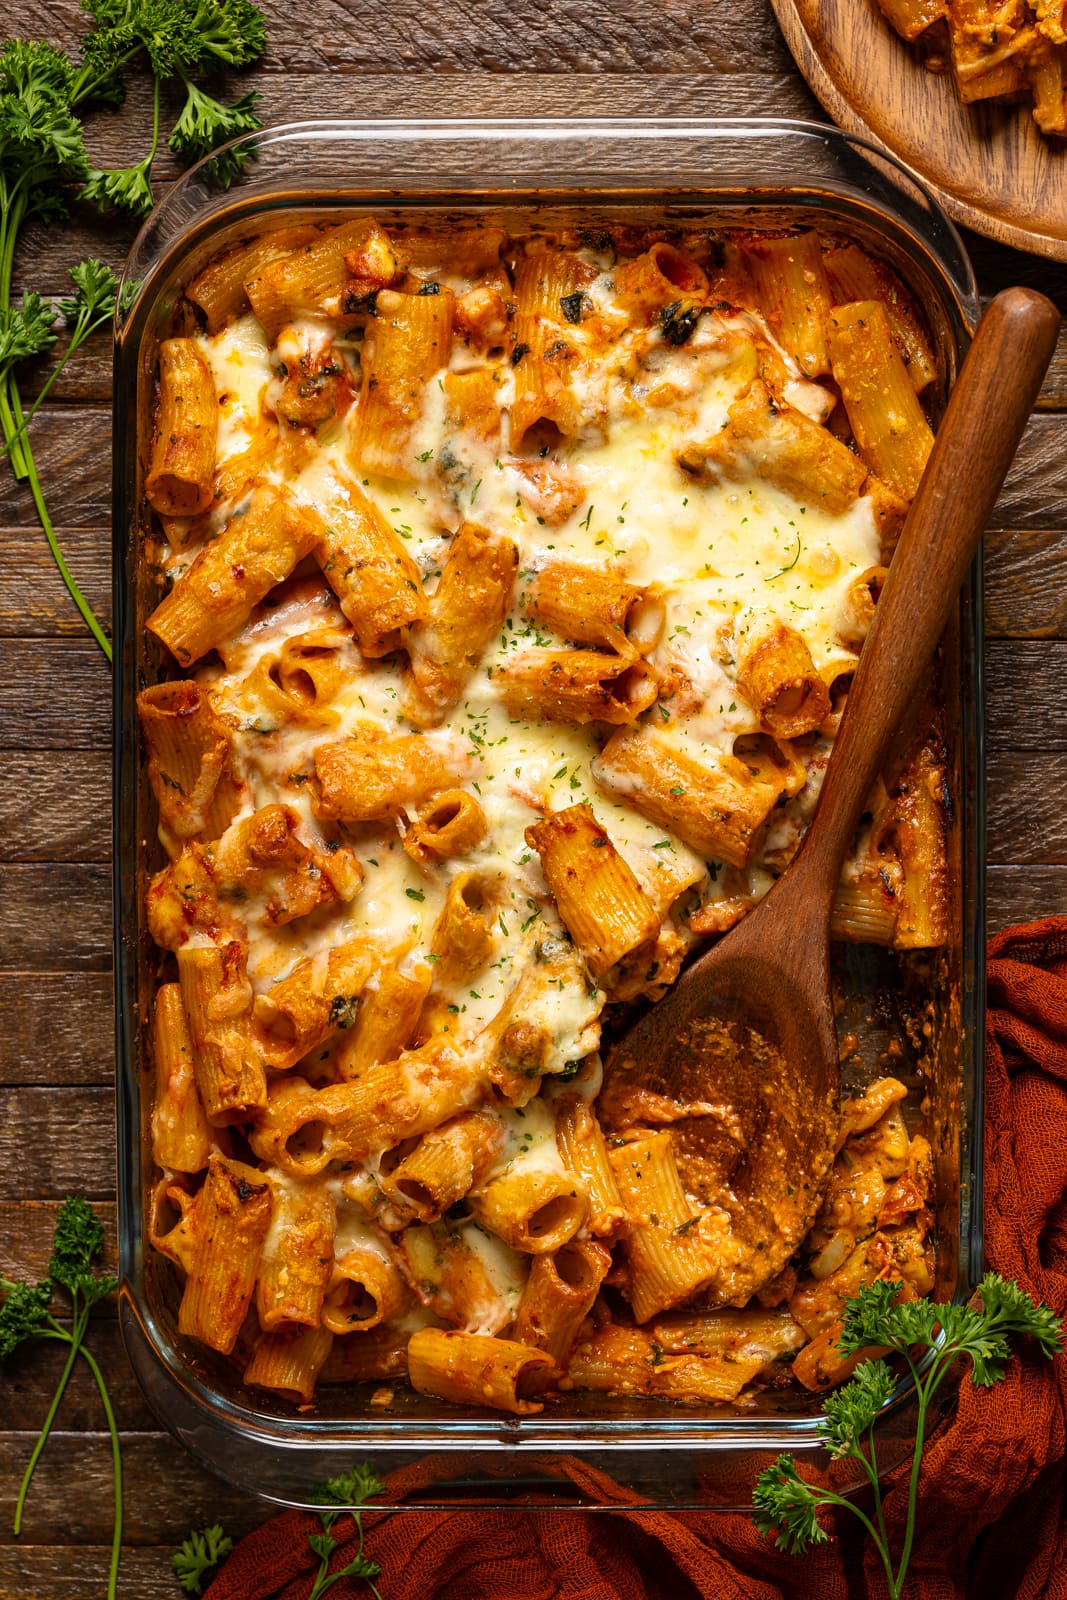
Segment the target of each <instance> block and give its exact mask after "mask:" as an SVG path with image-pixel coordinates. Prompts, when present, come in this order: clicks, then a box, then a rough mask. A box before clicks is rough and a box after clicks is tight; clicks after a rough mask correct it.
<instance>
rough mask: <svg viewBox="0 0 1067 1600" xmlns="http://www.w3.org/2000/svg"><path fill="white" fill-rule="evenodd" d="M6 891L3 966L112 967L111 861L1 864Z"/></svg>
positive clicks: (0, 883) (0, 941)
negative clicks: (106, 864)
mask: <svg viewBox="0 0 1067 1600" xmlns="http://www.w3.org/2000/svg"><path fill="white" fill-rule="evenodd" d="M0 892H2V894H3V898H4V916H3V919H2V921H0V970H2V969H4V968H8V969H13V970H15V971H19V972H25V971H31V972H108V971H110V968H111V870H110V868H109V867H104V866H87V865H85V864H84V863H82V862H76V863H73V864H70V865H67V864H65V863H62V862H51V861H49V862H41V863H33V864H28V865H24V864H23V863H21V862H20V863H19V864H17V865H7V866H4V867H0ZM28 1192H29V1193H31V1194H32V1193H33V1191H32V1190H29V1191H28Z"/></svg>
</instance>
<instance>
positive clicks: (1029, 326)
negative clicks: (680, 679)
mask: <svg viewBox="0 0 1067 1600" xmlns="http://www.w3.org/2000/svg"><path fill="white" fill-rule="evenodd" d="M1058 329H1059V313H1058V312H1057V310H1056V307H1055V306H1054V305H1053V304H1052V303H1051V302H1050V301H1049V300H1047V299H1046V298H1045V297H1044V295H1041V294H1037V293H1035V292H1034V291H1032V290H1028V289H1007V290H1005V291H1004V292H1003V293H1002V294H999V295H998V296H997V297H996V299H995V300H994V301H993V302H992V303H991V305H990V306H989V308H988V310H987V311H986V314H985V316H984V317H983V318H982V321H981V323H980V324H979V327H978V330H977V332H976V334H975V337H974V341H973V343H972V345H971V348H970V351H969V352H968V355H967V359H966V361H965V362H964V365H963V369H962V371H961V372H960V375H959V378H958V380H957V382H956V386H955V388H954V389H953V391H952V395H951V397H950V400H949V404H948V407H947V410H946V412H945V416H944V419H943V421H942V423H941V426H940V428H939V430H938V433H937V437H936V439H935V441H934V448H933V451H932V453H931V456H930V460H929V463H928V465H927V468H926V471H925V473H924V475H923V479H922V482H921V483H920V485H919V489H918V492H917V494H916V496H915V500H914V502H913V503H912V507H911V510H910V512H909V514H908V518H907V521H906V523H905V525H904V529H903V532H902V534H901V537H900V543H899V545H898V547H897V551H896V554H895V556H894V558H893V563H892V566H891V568H890V571H889V576H888V578H887V580H886V583H885V588H884V590H883V592H882V595H881V597H880V599H879V601H878V606H877V609H876V611H875V616H874V621H873V623H872V625H871V629H870V633H869V634H868V637H867V641H866V643H865V645H864V647H863V652H862V654H861V656H860V661H859V665H858V667H857V670H856V676H855V679H854V680H853V684H852V687H851V689H850V691H849V695H848V701H847V704H846V709H845V713H844V716H843V718H842V721H841V726H840V728H839V730H838V734H837V738H836V740H835V742H834V747H833V751H832V754H831V759H830V763H829V765H828V767H827V770H826V774H825V777H824V779H823V785H822V790H821V793H820V797H819V803H818V806H817V809H816V812H815V816H814V818H813V820H812V822H811V825H810V827H809V828H808V831H807V834H806V835H805V838H804V840H803V843H802V845H801V847H800V850H799V851H798V853H797V856H796V858H795V859H794V861H793V862H792V863H791V865H790V866H789V868H788V870H787V871H786V872H785V873H783V875H782V877H781V878H780V879H779V880H778V882H777V883H776V884H775V885H774V887H773V888H772V889H771V891H770V892H769V893H768V894H767V895H766V896H765V898H764V899H763V900H762V901H761V902H760V904H759V905H758V906H757V907H756V908H755V909H754V910H753V911H751V912H750V913H749V914H748V915H747V916H746V917H745V918H744V920H743V921H742V922H740V923H739V924H738V925H737V927H736V928H734V929H733V930H731V932H730V933H728V934H727V935H726V936H725V937H724V938H722V939H721V940H720V941H719V942H718V943H717V944H716V945H715V946H714V947H713V948H712V949H711V950H709V951H707V952H706V954H704V955H703V956H701V957H700V958H699V959H698V960H697V961H695V962H694V963H693V964H692V965H691V966H690V967H688V968H687V970H686V971H685V972H684V973H683V974H682V976H681V977H680V978H679V980H678V982H677V983H676V984H675V986H674V988H673V989H672V990H671V991H670V992H669V993H668V994H667V995H666V996H665V997H664V999H662V1000H661V1001H660V1002H659V1004H658V1005H656V1006H653V1007H652V1008H651V1009H650V1010H649V1011H647V1012H646V1013H645V1015H644V1016H643V1017H642V1019H641V1020H640V1021H639V1022H638V1023H637V1024H636V1026H635V1027H633V1028H632V1029H630V1031H629V1032H628V1033H627V1034H626V1035H625V1036H624V1037H623V1038H622V1039H620V1040H619V1041H618V1043H617V1044H615V1045H614V1046H613V1048H612V1049H611V1050H610V1052H609V1054H608V1059H607V1063H606V1070H605V1084H604V1089H603V1092H602V1096H601V1104H602V1107H603V1111H604V1115H605V1120H606V1122H607V1123H608V1125H609V1126H612V1125H614V1126H615V1127H617V1128H618V1127H625V1126H632V1125H633V1124H635V1123H642V1122H644V1123H664V1122H665V1123H669V1124H671V1125H672V1127H673V1131H674V1140H675V1144H676V1147H678V1148H679V1150H680V1152H681V1153H685V1152H686V1150H687V1147H689V1149H690V1150H699V1152H700V1154H699V1158H698V1160H697V1161H695V1162H690V1161H689V1160H687V1161H686V1163H685V1166H686V1171H687V1177H690V1184H691V1187H692V1186H693V1182H692V1174H693V1173H694V1172H695V1173H696V1175H697V1182H696V1186H697V1187H698V1188H699V1190H700V1192H699V1193H698V1194H697V1195H696V1198H697V1199H699V1200H700V1201H701V1202H702V1203H703V1204H705V1205H707V1206H708V1207H718V1208H721V1209H722V1210H724V1211H725V1212H727V1213H728V1214H729V1224H730V1227H729V1231H730V1238H729V1244H730V1248H729V1249H726V1250H724V1251H723V1252H722V1260H721V1262H720V1264H719V1265H718V1267H717V1268H715V1269H714V1270H713V1271H712V1272H711V1274H710V1275H709V1283H708V1293H709V1303H710V1304H719V1305H744V1304H745V1303H746V1301H747V1300H748V1299H749V1298H750V1297H751V1296H752V1295H753V1294H754V1293H756V1291H757V1290H758V1289H760V1288H761V1287H762V1286H763V1284H765V1283H766V1282H767V1280H768V1279H770V1278H771V1277H773V1276H774V1274H775V1273H777V1272H778V1271H779V1270H780V1269H781V1268H782V1267H783V1266H784V1265H785V1263H786V1262H787V1261H788V1259H789V1257H790V1256H791V1255H792V1254H793V1252H794V1251H795V1250H796V1248H797V1246H798V1245H799V1244H800V1242H801V1240H802V1239H803V1238H804V1236H805V1234H806V1233H807V1232H808V1229H809V1228H810V1226H811V1223H812V1221H813V1219H814V1216H815V1213H816V1211H817V1209H818V1206H819V1203H820V1199H821V1195H822V1191H823V1188H824V1186H825V1183H826V1179H827V1176H828V1174H829V1171H830V1166H831V1163H832V1161H833V1157H834V1151H835V1148H836V1144H837V1133H838V1125H839V1114H840V1107H839V1100H840V1073H839V1068H838V1051H837V1036H836V1032H835V1028H834V1018H833V1008H832V1002H831V996H830V969H829V945H830V913H831V908H832V905H833V899H834V894H835V892H836V888H837V884H838V881H839V878H840V875H841V866H842V862H843V861H844V858H845V855H846V853H847V851H848V849H849V846H850V845H851V843H852V840H853V837H854V835H855V831H856V825H857V823H858V821H859V818H860V815H861V813H862V810H863V806H864V803H865V801H866V799H867V796H868V793H869V791H870V787H871V784H872V782H873V780H874V778H875V776H876V774H877V772H878V770H879V768H880V767H881V765H882V762H883V760H884V758H885V755H886V751H887V748H888V746H889V743H890V740H891V739H892V736H893V734H894V731H895V730H896V728H897V727H898V725H899V724H900V722H901V721H902V719H903V717H904V716H905V713H906V712H907V709H908V705H909V702H910V701H911V699H912V696H913V695H914V693H915V691H916V690H917V688H918V686H919V684H920V681H921V679H922V676H923V673H924V672H925V670H926V666H927V663H928V662H929V660H930V658H931V656H932V655H933V653H934V650H935V649H936V647H937V642H938V640H939V638H940V636H941V633H942V631H943V629H944V627H945V624H946V622H947V621H948V618H949V615H950V613H951V611H952V608H953V606H954V605H955V604H956V599H957V595H958V593H959V588H960V585H961V583H962V582H963V578H964V575H965V574H966V571H967V567H968V566H969V564H970V562H971V560H972V558H973V556H974V554H975V552H976V551H977V549H978V546H979V543H980V540H981V537H982V531H983V529H984V528H985V525H986V522H987V521H988V519H989V514H990V512H991V511H992V509H993V504H994V502H995V500H996V497H997V495H998V493H999V492H1000V487H1001V484H1002V483H1003V481H1004V478H1005V476H1006V475H1007V471H1008V468H1009V466H1010V465H1011V460H1012V457H1013V456H1014V454H1015V449H1016V446H1017V445H1018V442H1019V438H1020V436H1021V434H1022V431H1023V428H1024V427H1025V425H1026V421H1027V418H1028V416H1029V414H1030V410H1031V407H1032V405H1033V402H1034V399H1035V397H1036V395H1037V391H1038V388H1039V387H1040V384H1041V379H1042V378H1043V376H1044V373H1045V369H1046V367H1047V366H1048V363H1049V361H1050V359H1051V356H1052V352H1053V349H1054V348H1055V343H1056V335H1057V332H1058Z"/></svg>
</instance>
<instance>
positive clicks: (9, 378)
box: [0, 0, 265, 661]
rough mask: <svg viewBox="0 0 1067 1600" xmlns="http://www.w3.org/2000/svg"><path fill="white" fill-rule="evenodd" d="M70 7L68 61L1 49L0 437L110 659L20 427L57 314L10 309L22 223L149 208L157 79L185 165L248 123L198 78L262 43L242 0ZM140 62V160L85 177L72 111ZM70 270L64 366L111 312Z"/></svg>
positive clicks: (216, 171)
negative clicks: (146, 135)
mask: <svg viewBox="0 0 1067 1600" xmlns="http://www.w3.org/2000/svg"><path fill="white" fill-rule="evenodd" d="M82 8H83V10H85V11H87V12H88V13H89V15H90V17H91V18H92V27H91V28H90V30H89V32H88V34H87V35H86V36H85V39H84V41H83V43H82V50H81V62H80V64H79V63H77V62H75V61H74V60H73V59H72V58H71V57H70V56H69V55H67V54H66V53H65V52H64V51H62V50H57V49H56V48H55V47H54V46H53V45H50V44H45V43H43V42H41V41H38V40H28V39H9V40H8V41H7V43H6V44H5V45H4V46H3V49H2V50H0V434H2V435H3V441H4V450H5V451H6V453H7V454H8V455H9V457H10V461H11V469H12V471H13V473H14V475H15V477H16V479H19V480H25V481H26V482H27V484H28V487H29V490H30V493H31V495H32V497H33V502H34V506H35V508H36V511H37V515H38V517H39V518H40V521H41V526H42V528H43V529H44V532H45V537H46V538H47V540H48V545H49V548H50V549H51V551H52V555H53V557H54V559H55V561H56V564H57V566H58V567H59V571H60V574H61V575H62V578H63V581H64V583H65V584H66V586H67V589H68V591H69V593H70V595H71V598H72V599H73V600H74V603H75V605H76V606H77V607H78V610H79V611H80V612H81V614H82V616H83V617H84V619H85V621H86V623H87V624H88V626H89V627H90V629H91V630H92V633H93V636H94V638H95V639H96V641H97V643H98V644H99V646H100V648H101V650H102V651H103V652H104V654H105V656H106V657H107V659H108V660H109V661H110V660H111V645H110V643H109V642H108V639H107V636H106V634H105V633H104V631H103V629H102V628H101V626H100V624H99V622H98V621H97V619H96V617H95V616H94V615H93V613H92V610H91V608H90V607H89V605H88V602H87V601H86V600H85V597H84V596H83V595H82V593H81V591H80V589H79V588H78V585H77V584H76V583H75V581H74V578H73V577H72V575H71V573H70V571H69V569H68V567H67V565H66V562H65V561H64V560H63V557H62V555H61V553H60V549H59V544H58V541H57V539H56V533H55V528H54V526H53V524H52V520H51V517H50V515H49V512H48V506H47V503H46V500H45V495H44V490H43V488H42V485H41V482H40V478H39V476H38V473H37V467H36V463H35V462H34V458H33V450H32V448H31V445H30V439H29V436H28V434H27V432H26V425H27V423H28V422H29V420H30V417H31V416H32V415H33V412H34V411H36V409H37V406H38V405H40V403H41V400H42V399H43V398H44V393H47V392H48V390H49V389H50V388H51V386H52V384H53V383H54V382H55V379H56V377H58V374H59V371H60V370H61V367H60V368H57V369H56V371H55V372H54V373H53V374H52V375H51V377H50V378H49V380H48V383H47V384H46V386H45V390H44V393H42V394H41V395H40V396H38V399H37V402H36V404H35V405H34V406H33V408H32V410H31V411H30V413H29V414H28V415H27V414H25V413H24V410H23V405H22V397H21V394H20V392H19V385H18V372H17V369H18V367H19V365H20V364H21V363H22V362H23V361H26V360H28V359H29V358H30V357H33V356H39V355H42V354H44V353H45V352H46V351H48V350H50V349H51V348H52V346H53V345H54V344H55V338H56V335H55V326H54V324H55V317H56V314H55V310H54V309H53V308H52V307H51V306H50V305H49V303H48V302H47V301H45V300H43V299H42V298H41V297H40V295H37V294H34V293H28V294H26V295H25V296H24V297H23V300H22V304H21V305H16V304H15V303H14V302H13V300H12V296H11V289H12V283H13V280H14V260H15V250H16V247H17V245H18V240H19V236H20V233H21V230H22V228H23V225H24V224H25V223H26V222H28V221H30V220H31V219H34V218H36V219H37V220H41V221H47V222H58V221H61V220H62V219H63V218H65V217H66V216H67V214H68V210H69V205H70V201H71V199H72V198H79V199H82V200H87V201H89V202H91V203H92V204H94V205H96V206H98V207H100V208H101V209H105V210H108V209H112V208H118V209H120V210H124V211H128V212H131V213H132V214H133V215H134V216H144V215H145V214H146V213H147V212H148V211H150V210H151V208H152V205H153V203H154V200H155V195H154V192H153V188H152V166H153V162H154V161H155V157H156V153H157V151H158V149H159V145H160V140H161V131H162V130H161V128H160V104H161V93H162V89H163V86H164V85H165V84H167V83H169V82H172V81H174V80H177V81H178V82H179V83H180V84H181V85H182V86H183V87H184V89H185V103H184V105H183V108H182V111H181V114H180V115H179V117H178V120H177V122H176V123H175V125H174V128H173V130H172V131H171V133H170V135H169V138H168V141H167V142H168V143H169V145H170V147H171V148H172V149H173V150H175V151H176V152H177V153H178V154H179V155H180V156H181V157H182V158H183V159H185V160H189V161H193V160H198V159H199V158H200V157H201V156H206V155H210V154H211V152H212V151H213V150H215V149H216V148H217V147H218V146H219V145H220V144H223V143H225V142H226V141H228V140H230V139H233V138H235V137H236V136H238V135H240V134H245V133H250V132H252V131H253V130H254V129H256V128H258V127H260V126H261V124H260V121H259V118H258V117H257V116H256V114H255V111H254V110H253V106H254V104H255V100H256V98H257V97H256V96H255V95H254V94H251V95H249V94H246V95H244V96H243V97H242V98H241V99H240V100H238V101H237V102H236V103H235V104H234V105H230V106H227V105H224V104H223V103H222V102H221V101H219V100H217V99H216V98H215V97H214V96H213V95H212V94H211V93H209V91H208V90H207V89H206V88H205V87H204V84H203V82H202V81H198V80H202V79H203V78H204V77H205V75H207V76H210V74H212V73H214V72H218V71H219V70H221V69H222V68H225V67H244V66H248V65H249V64H250V63H251V62H253V61H255V60H257V59H258V58H259V56H260V55H262V53H263V49H264V44H265V35H264V24H263V17H262V14H261V13H260V12H259V11H258V10H257V8H256V7H255V6H254V5H252V4H251V3H250V0H82ZM139 62H141V63H143V64H144V65H146V66H147V67H148V69H149V70H150V72H151V74H152V132H151V137H150V139H149V141H148V148H147V150H146V153H145V154H144V155H143V157H142V158H141V159H140V160H139V161H135V162H133V163H132V164H131V165H130V166H129V167H116V168H95V167H93V165H92V164H91V162H90V159H89V154H88V151H87V150H86V146H85V137H84V129H83V127H82V123H81V120H80V119H81V116H82V114H83V113H84V111H85V110H87V109H88V108H89V107H90V106H92V105H112V106H114V105H118V104H119V103H120V102H121V100H122V98H123V96H124V94H125V75H126V73H127V72H128V71H129V69H130V68H131V67H133V66H135V65H137V64H138V63H139ZM247 159H248V157H247V152H245V151H241V150H237V151H227V152H226V153H225V154H224V155H222V156H220V157H219V158H218V160H217V161H216V162H215V163H214V165H213V168H212V173H213V176H214V177H215V178H216V179H217V180H218V181H219V182H221V183H223V184H229V183H230V182H232V181H233V179H234V178H235V177H236V176H237V174H238V173H239V172H240V171H241V170H242V169H243V167H244V166H245V164H246V162H247ZM71 275H72V277H74V279H75V286H76V288H77V289H78V291H79V294H80V296H81V298H80V299H78V298H77V297H76V300H75V302H61V304H60V312H61V313H62V314H63V315H65V316H66V315H67V308H68V306H72V305H73V306H75V309H74V312H73V317H72V318H70V317H68V320H72V337H71V340H70V343H69V344H68V348H67V351H66V354H65V355H64V358H63V360H64V362H65V361H66V360H68V359H69V358H70V356H71V355H73V353H74V351H75V350H76V349H78V347H79V345H80V344H81V343H83V342H84V340H85V339H86V338H88V336H89V334H90V333H91V332H93V331H94V329H96V328H98V327H100V326H102V324H103V323H104V322H106V321H107V320H108V319H109V318H110V317H111V316H112V315H113V314H114V279H113V276H112V274H111V273H110V272H109V270H108V269H107V268H104V267H102V266H101V263H99V262H82V263H80V265H79V266H77V267H74V268H72V272H71ZM104 275H106V277H105V276H104ZM79 280H81V281H79ZM109 280H110V281H109ZM61 365H62V364H61Z"/></svg>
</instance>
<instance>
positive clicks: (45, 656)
mask: <svg viewBox="0 0 1067 1600" xmlns="http://www.w3.org/2000/svg"><path fill="white" fill-rule="evenodd" d="M4 667H5V671H4V673H3V674H2V675H0V749H3V750H11V751H15V750H65V751H68V752H70V753H71V754H70V768H71V778H72V781H75V780H76V778H77V767H78V758H77V756H76V755H75V754H74V753H73V752H75V751H81V750H107V749H109V748H110V745H111V669H110V668H109V667H108V664H107V662H106V661H105V660H104V657H103V655H102V654H101V651H100V648H99V646H98V645H97V644H95V643H94V641H93V640H92V639H91V638H90V637H89V635H88V634H87V633H86V632H85V631H84V630H83V631H82V634H81V636H80V638H77V639H26V638H15V639H10V640H8V641H7V642H6V643H5V645H4ZM60 683H61V684H62V685H63V693H62V695H58V694H55V693H52V692H50V693H47V694H45V693H43V692H42V691H43V690H44V689H45V688H49V689H50V690H52V689H54V687H55V685H56V684H60ZM6 764H7V763H6V762H5V765H6ZM14 777H15V778H16V779H17V777H18V772H17V769H16V770H15V772H14Z"/></svg>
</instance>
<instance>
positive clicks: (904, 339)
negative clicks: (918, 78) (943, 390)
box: [824, 0, 942, 394]
mask: <svg viewBox="0 0 1067 1600" xmlns="http://www.w3.org/2000/svg"><path fill="white" fill-rule="evenodd" d="M922 3H926V0H922ZM932 3H934V4H937V5H940V4H941V3H942V0H932ZM824 259H825V263H826V271H827V273H828V275H829V278H830V285H831V288H832V289H833V292H834V304H835V305H849V304H850V303H851V302H853V301H855V300H880V301H881V302H882V305H883V306H884V308H885V314H886V316H887V317H888V318H889V325H890V327H891V328H892V330H893V337H894V338H895V339H896V341H897V346H898V348H899V349H900V351H901V353H902V355H903V357H904V364H905V366H906V367H907V369H908V378H909V379H910V381H911V386H912V388H913V389H914V390H915V393H916V394H921V393H922V391H923V390H924V389H925V388H926V386H927V384H928V383H932V382H933V380H934V379H935V378H936V377H937V361H936V359H935V358H934V353H933V349H932V347H931V345H930V341H929V339H928V338H927V336H926V333H925V331H924V329H923V327H922V326H921V324H920V322H919V318H918V316H917V314H916V312H915V311H914V309H913V308H912V305H911V303H910V301H909V300H908V299H907V297H906V294H905V291H904V289H903V286H902V285H901V283H900V281H899V280H898V279H897V277H896V276H895V274H894V273H893V272H892V271H891V270H890V269H889V268H888V267H887V266H886V265H885V263H884V262H882V261H877V260H874V259H872V257H870V256H869V255H868V254H867V252H866V251H865V250H861V249H860V247H859V245H858V244H846V245H842V246H840V247H839V248H838V249H836V250H830V251H828V252H827V254H826V256H825V258H824Z"/></svg>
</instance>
